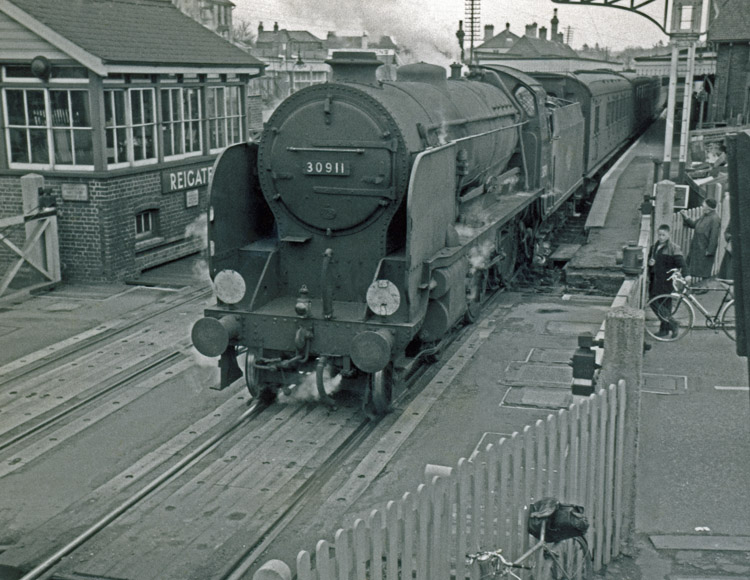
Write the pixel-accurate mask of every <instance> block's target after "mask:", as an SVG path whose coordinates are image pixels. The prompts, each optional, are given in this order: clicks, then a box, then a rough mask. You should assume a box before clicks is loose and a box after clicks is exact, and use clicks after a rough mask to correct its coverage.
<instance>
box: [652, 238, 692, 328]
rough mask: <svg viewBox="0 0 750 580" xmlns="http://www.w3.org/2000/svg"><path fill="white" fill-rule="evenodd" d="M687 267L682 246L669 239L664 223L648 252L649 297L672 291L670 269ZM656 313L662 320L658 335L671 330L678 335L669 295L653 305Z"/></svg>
mask: <svg viewBox="0 0 750 580" xmlns="http://www.w3.org/2000/svg"><path fill="white" fill-rule="evenodd" d="M684 267H685V258H684V257H683V256H682V250H680V246H678V245H677V244H675V243H674V242H672V241H671V240H670V239H669V226H668V225H667V224H662V225H660V226H659V229H657V230H656V243H655V244H654V245H652V246H651V248H650V249H649V252H648V279H649V284H648V295H649V298H653V297H654V296H658V295H659V294H669V293H670V292H672V283H671V282H670V281H669V271H670V270H673V269H674V268H677V269H679V270H682V269H683V268H684ZM651 307H652V309H653V311H654V313H655V314H656V315H657V316H658V317H659V319H660V320H661V324H660V325H659V332H658V333H657V336H667V335H668V334H669V332H670V331H671V332H672V334H673V336H676V335H677V332H678V330H679V327H678V326H677V322H676V321H675V320H674V319H673V318H672V315H671V310H672V300H671V298H669V297H667V298H664V299H663V300H659V301H658V303H657V302H654V303H653V304H652V305H651Z"/></svg>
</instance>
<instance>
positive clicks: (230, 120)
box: [206, 87, 242, 152]
mask: <svg viewBox="0 0 750 580" xmlns="http://www.w3.org/2000/svg"><path fill="white" fill-rule="evenodd" d="M206 108H207V109H208V111H207V117H208V141H209V147H210V149H211V151H212V152H215V151H218V150H220V149H223V148H224V147H228V146H229V145H234V144H235V143H240V142H241V141H242V109H241V104H240V88H239V87H208V88H207V89H206Z"/></svg>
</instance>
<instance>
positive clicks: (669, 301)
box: [645, 269, 737, 342]
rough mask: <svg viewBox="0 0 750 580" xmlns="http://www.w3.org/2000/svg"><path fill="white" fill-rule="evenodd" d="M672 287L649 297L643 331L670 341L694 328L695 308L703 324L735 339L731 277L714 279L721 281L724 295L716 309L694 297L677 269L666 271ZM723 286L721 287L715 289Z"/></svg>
mask: <svg viewBox="0 0 750 580" xmlns="http://www.w3.org/2000/svg"><path fill="white" fill-rule="evenodd" d="M668 273H669V274H670V276H669V278H668V279H669V280H670V281H671V282H672V287H673V288H674V291H673V292H672V293H670V294H660V295H658V296H654V297H653V298H651V300H649V301H648V303H647V305H646V308H645V311H646V332H647V333H648V335H649V336H650V337H651V338H653V339H655V340H660V341H665V342H673V341H675V340H679V339H681V338H682V337H683V336H685V335H686V334H687V333H688V332H690V330H691V329H692V328H693V324H694V323H695V309H696V308H697V309H698V312H700V313H701V314H702V315H703V317H704V318H705V319H706V327H707V328H709V329H711V330H714V331H716V332H718V330H719V329H721V330H723V331H724V333H725V334H726V335H727V336H728V337H729V338H731V339H732V340H734V341H736V340H737V323H736V319H735V313H734V295H733V292H732V288H733V281H732V280H721V279H718V278H717V281H718V282H719V283H720V284H721V285H722V287H723V290H724V296H722V298H721V302H720V303H719V306H718V308H717V309H716V313H714V314H712V313H711V312H709V311H708V310H707V309H706V308H705V307H704V306H703V304H701V302H700V300H698V298H696V296H695V293H694V292H693V290H692V288H691V287H690V284H688V283H687V280H685V278H684V277H683V275H682V274H681V273H680V271H679V270H677V269H673V270H670V271H669V272H668ZM716 290H717V291H720V290H722V289H721V288H718V289H716Z"/></svg>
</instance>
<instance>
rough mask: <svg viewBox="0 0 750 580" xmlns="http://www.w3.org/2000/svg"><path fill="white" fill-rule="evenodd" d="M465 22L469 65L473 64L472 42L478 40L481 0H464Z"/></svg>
mask: <svg viewBox="0 0 750 580" xmlns="http://www.w3.org/2000/svg"><path fill="white" fill-rule="evenodd" d="M464 9H465V12H466V14H465V20H466V27H467V28H468V29H469V65H472V64H474V40H476V39H477V38H479V18H480V12H481V0H465V4H464Z"/></svg>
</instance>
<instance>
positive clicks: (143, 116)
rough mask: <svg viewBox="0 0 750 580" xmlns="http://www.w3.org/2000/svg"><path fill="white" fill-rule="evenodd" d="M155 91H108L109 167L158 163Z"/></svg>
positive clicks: (106, 107)
mask: <svg viewBox="0 0 750 580" xmlns="http://www.w3.org/2000/svg"><path fill="white" fill-rule="evenodd" d="M154 113H155V107H154V90H153V89H127V90H124V89H118V90H105V91H104V118H105V125H106V136H107V141H106V151H107V164H108V166H109V167H126V166H129V165H143V164H148V163H155V162H156V117H155V114H154Z"/></svg>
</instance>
